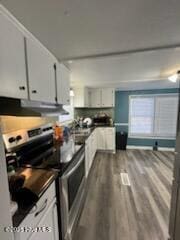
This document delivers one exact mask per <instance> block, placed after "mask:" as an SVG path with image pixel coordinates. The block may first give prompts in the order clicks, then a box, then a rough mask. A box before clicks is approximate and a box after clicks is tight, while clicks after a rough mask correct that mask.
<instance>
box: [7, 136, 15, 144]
mask: <svg viewBox="0 0 180 240" xmlns="http://www.w3.org/2000/svg"><path fill="white" fill-rule="evenodd" d="M8 141H9V143H13V142H15V141H16V139H15V138H14V137H10V138H9V140H8Z"/></svg>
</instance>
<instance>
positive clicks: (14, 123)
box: [0, 116, 58, 133]
mask: <svg viewBox="0 0 180 240" xmlns="http://www.w3.org/2000/svg"><path fill="white" fill-rule="evenodd" d="M57 120H58V119H57V118H56V117H14V116H0V125H1V131H2V133H8V132H12V131H16V130H18V129H23V128H33V127H37V126H40V125H43V124H47V123H55V122H56V121H57Z"/></svg>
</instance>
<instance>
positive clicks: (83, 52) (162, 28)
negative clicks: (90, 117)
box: [1, 0, 180, 59]
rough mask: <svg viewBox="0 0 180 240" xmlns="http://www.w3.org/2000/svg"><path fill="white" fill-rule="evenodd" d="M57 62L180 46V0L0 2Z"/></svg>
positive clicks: (25, 0) (27, 0)
mask: <svg viewBox="0 0 180 240" xmlns="http://www.w3.org/2000/svg"><path fill="white" fill-rule="evenodd" d="M1 2H2V4H4V6H6V7H7V8H8V9H9V10H10V11H11V12H12V13H13V14H14V15H15V16H16V17H17V18H18V19H19V20H20V21H21V22H22V23H23V24H24V25H25V27H27V28H28V29H29V30H30V31H31V32H32V33H33V34H34V35H35V36H37V37H38V38H39V40H40V41H41V42H42V43H43V44H44V45H45V46H46V47H47V48H49V49H50V50H51V51H52V52H53V53H54V54H55V55H56V56H57V57H58V58H59V59H66V58H72V57H73V58H74V57H80V56H87V55H94V54H95V55H96V54H102V53H109V52H120V51H127V50H130V49H139V48H140V49H142V48H149V47H156V46H164V45H174V44H175V45H176V44H180V27H179V26H180V14H179V9H180V1H179V0H171V1H170V0H158V1H157V0H133V1H132V0H13V1H12V0H1Z"/></svg>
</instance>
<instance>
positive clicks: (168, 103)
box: [155, 97, 178, 137]
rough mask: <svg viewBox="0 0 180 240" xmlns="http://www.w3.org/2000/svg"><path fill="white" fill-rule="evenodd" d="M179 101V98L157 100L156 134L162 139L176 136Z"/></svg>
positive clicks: (159, 98)
mask: <svg viewBox="0 0 180 240" xmlns="http://www.w3.org/2000/svg"><path fill="white" fill-rule="evenodd" d="M177 109H178V99H177V97H157V98H156V118H155V133H156V135H157V136H161V137H166V136H168V137H174V136H175V135H176V124H177V113H178V111H177Z"/></svg>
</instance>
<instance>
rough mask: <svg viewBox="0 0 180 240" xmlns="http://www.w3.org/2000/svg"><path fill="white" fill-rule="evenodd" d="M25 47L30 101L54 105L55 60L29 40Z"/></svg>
mask: <svg viewBox="0 0 180 240" xmlns="http://www.w3.org/2000/svg"><path fill="white" fill-rule="evenodd" d="M26 46H27V63H28V79H29V94H30V99H31V100H37V101H42V102H49V103H55V93H56V92H55V71H54V63H55V58H53V56H52V55H51V54H50V53H49V52H48V51H47V50H46V49H45V48H43V47H41V46H40V45H38V43H36V42H35V41H33V40H31V39H29V38H28V39H27V40H26Z"/></svg>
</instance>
